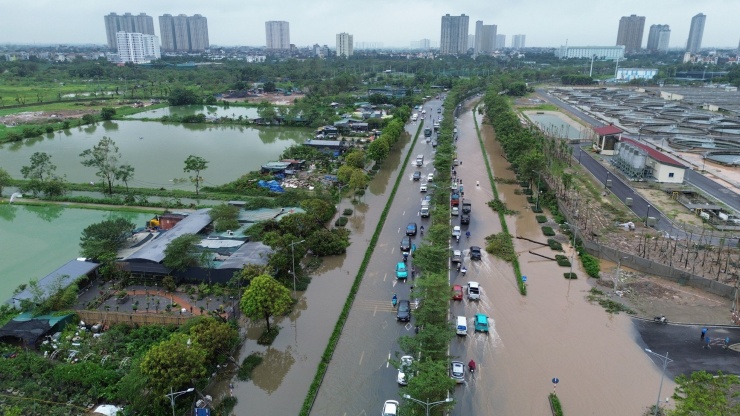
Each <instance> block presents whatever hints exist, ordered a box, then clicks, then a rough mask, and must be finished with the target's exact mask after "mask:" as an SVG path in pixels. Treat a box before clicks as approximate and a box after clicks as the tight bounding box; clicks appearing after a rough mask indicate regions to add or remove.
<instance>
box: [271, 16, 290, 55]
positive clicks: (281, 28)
mask: <svg viewBox="0 0 740 416" xmlns="http://www.w3.org/2000/svg"><path fill="white" fill-rule="evenodd" d="M265 35H266V37H267V49H290V24H289V23H288V22H283V21H269V22H265Z"/></svg>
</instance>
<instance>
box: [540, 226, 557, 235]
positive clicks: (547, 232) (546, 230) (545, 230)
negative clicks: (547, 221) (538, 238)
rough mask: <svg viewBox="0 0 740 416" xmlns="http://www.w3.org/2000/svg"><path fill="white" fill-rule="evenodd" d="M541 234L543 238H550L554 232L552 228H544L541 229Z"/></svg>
mask: <svg viewBox="0 0 740 416" xmlns="http://www.w3.org/2000/svg"><path fill="white" fill-rule="evenodd" d="M542 234H544V235H545V237H552V236H554V235H555V231H553V230H552V227H548V226H544V227H542Z"/></svg>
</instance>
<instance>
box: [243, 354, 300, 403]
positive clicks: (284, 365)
mask: <svg viewBox="0 0 740 416" xmlns="http://www.w3.org/2000/svg"><path fill="white" fill-rule="evenodd" d="M262 358H263V361H262V364H260V365H259V366H258V367H257V368H255V369H254V374H253V377H252V380H253V381H254V385H255V386H257V387H259V388H260V389H262V390H264V391H266V392H267V393H270V394H271V393H273V392H274V391H275V390H277V389H278V387H280V385H281V384H282V382H283V378H285V375H286V374H287V373H288V370H290V367H291V366H292V365H293V364H294V363H295V358H293V353H292V348H291V347H288V348H287V350H285V351H280V350H277V349H275V348H272V347H269V348H267V351H265V352H264V353H262Z"/></svg>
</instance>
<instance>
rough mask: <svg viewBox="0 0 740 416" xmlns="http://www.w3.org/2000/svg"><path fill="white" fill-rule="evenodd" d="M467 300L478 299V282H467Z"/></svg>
mask: <svg viewBox="0 0 740 416" xmlns="http://www.w3.org/2000/svg"><path fill="white" fill-rule="evenodd" d="M468 300H480V285H479V284H478V282H468Z"/></svg>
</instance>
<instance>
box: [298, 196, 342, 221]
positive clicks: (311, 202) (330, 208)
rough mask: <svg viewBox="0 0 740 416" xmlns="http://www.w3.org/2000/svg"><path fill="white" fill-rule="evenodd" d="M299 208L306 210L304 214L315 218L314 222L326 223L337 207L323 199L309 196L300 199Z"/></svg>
mask: <svg viewBox="0 0 740 416" xmlns="http://www.w3.org/2000/svg"><path fill="white" fill-rule="evenodd" d="M301 208H303V209H305V210H306V214H308V215H310V216H312V217H313V218H315V221H316V223H318V224H321V225H323V224H326V222H327V221H329V220H331V219H332V218H333V217H334V214H336V213H337V208H336V207H335V206H334V204H331V203H329V202H327V201H324V200H323V199H318V198H311V199H304V200H303V201H301Z"/></svg>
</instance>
